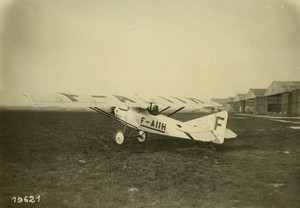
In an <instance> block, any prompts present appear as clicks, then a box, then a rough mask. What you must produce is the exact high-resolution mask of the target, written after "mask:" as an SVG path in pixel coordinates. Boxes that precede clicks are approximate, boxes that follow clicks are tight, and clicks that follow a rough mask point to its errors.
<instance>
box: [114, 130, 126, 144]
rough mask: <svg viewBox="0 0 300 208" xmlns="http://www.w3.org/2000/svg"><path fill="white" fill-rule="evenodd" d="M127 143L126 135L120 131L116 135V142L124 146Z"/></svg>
mask: <svg viewBox="0 0 300 208" xmlns="http://www.w3.org/2000/svg"><path fill="white" fill-rule="evenodd" d="M124 141H125V136H124V133H123V132H122V131H118V132H117V133H116V135H115V142H116V143H117V144H120V145H121V144H123V143H124Z"/></svg>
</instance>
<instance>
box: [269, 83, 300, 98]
mask: <svg viewBox="0 0 300 208" xmlns="http://www.w3.org/2000/svg"><path fill="white" fill-rule="evenodd" d="M298 89H300V81H273V82H272V84H271V85H270V86H269V87H268V89H267V90H266V92H265V96H270V95H276V94H281V93H285V92H291V91H294V90H298Z"/></svg>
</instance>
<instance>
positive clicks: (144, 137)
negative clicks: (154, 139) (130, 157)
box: [138, 131, 147, 143]
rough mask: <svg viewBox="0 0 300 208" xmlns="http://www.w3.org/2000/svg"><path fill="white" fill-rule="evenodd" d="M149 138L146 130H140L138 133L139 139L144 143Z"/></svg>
mask: <svg viewBox="0 0 300 208" xmlns="http://www.w3.org/2000/svg"><path fill="white" fill-rule="evenodd" d="M146 140H147V134H146V132H144V131H139V133H138V141H139V142H141V143H143V142H145V141H146Z"/></svg>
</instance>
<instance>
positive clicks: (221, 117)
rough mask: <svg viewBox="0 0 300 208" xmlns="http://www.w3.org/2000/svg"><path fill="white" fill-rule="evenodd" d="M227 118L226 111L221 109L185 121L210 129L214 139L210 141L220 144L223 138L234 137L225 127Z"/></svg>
mask: <svg viewBox="0 0 300 208" xmlns="http://www.w3.org/2000/svg"><path fill="white" fill-rule="evenodd" d="M227 120H228V113H227V112H226V111H221V112H219V113H216V114H211V115H208V116H204V117H201V118H197V119H194V120H190V121H187V122H185V123H186V124H189V125H191V126H194V127H199V128H204V129H208V130H210V131H211V132H212V133H213V135H214V137H215V139H214V140H212V141H211V142H213V143H217V144H222V143H223V142H224V139H225V138H233V137H236V134H235V133H233V132H232V131H231V130H229V129H226V125H227Z"/></svg>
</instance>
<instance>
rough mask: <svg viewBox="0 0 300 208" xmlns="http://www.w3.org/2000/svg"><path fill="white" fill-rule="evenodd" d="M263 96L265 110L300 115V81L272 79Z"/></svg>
mask: <svg viewBox="0 0 300 208" xmlns="http://www.w3.org/2000/svg"><path fill="white" fill-rule="evenodd" d="M264 96H265V97H264V99H265V101H264V105H265V106H264V108H265V112H267V113H275V114H277V113H278V114H282V115H292V116H299V115H300V81H274V82H272V84H271V85H270V86H269V87H268V88H267V90H266V92H265V95H264Z"/></svg>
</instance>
